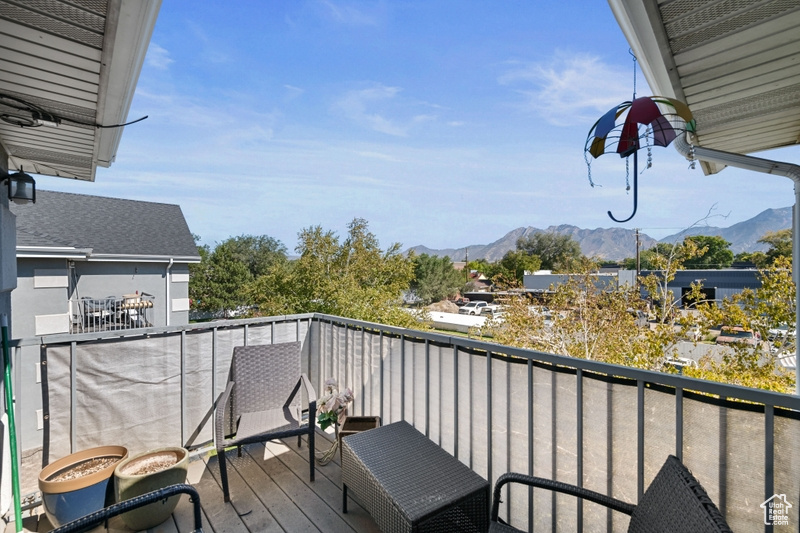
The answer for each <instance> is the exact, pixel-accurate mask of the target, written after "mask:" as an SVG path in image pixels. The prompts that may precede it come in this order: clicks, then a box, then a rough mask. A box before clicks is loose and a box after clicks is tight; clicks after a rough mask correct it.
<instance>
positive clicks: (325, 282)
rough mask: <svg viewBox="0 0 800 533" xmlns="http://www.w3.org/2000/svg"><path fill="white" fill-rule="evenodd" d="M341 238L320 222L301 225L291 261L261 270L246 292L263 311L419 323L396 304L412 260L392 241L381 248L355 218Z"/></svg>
mask: <svg viewBox="0 0 800 533" xmlns="http://www.w3.org/2000/svg"><path fill="white" fill-rule="evenodd" d="M347 229H348V232H347V236H346V237H345V238H344V240H342V241H340V239H339V237H338V236H337V235H336V234H335V233H334V232H332V231H325V230H323V229H322V228H321V227H320V226H313V227H310V228H306V229H304V230H302V231H301V232H300V234H299V242H298V245H297V247H296V249H295V250H296V252H297V253H298V254H299V255H300V257H299V258H298V259H297V260H295V261H294V262H293V264H292V265H291V267H283V266H275V267H273V268H272V269H271V270H270V271H269V272H268V273H267V274H265V275H262V276H259V277H258V278H257V279H256V280H255V281H254V282H253V283H252V284H251V287H250V291H249V293H250V295H251V297H252V298H253V299H254V300H255V301H256V303H257V304H258V305H259V309H260V311H261V313H262V314H273V313H274V312H275V310H282V312H284V313H308V312H320V313H327V314H332V315H337V316H342V317H348V318H355V319H359V320H367V321H371V322H380V323H384V324H393V325H401V326H407V327H414V326H417V322H416V318H415V317H413V316H412V315H410V314H409V313H407V312H405V311H404V310H403V309H402V308H401V307H400V306H399V305H398V304H399V301H400V297H401V294H402V292H403V291H404V290H406V289H408V287H409V286H410V284H411V280H412V277H413V262H412V261H411V259H410V258H408V257H406V256H403V255H402V254H401V253H400V244H399V243H395V244H393V245H391V246H389V247H388V248H387V249H386V250H385V251H384V250H381V248H380V246H379V243H378V239H377V238H376V237H375V235H374V234H373V233H371V232H370V231H369V228H368V224H367V221H366V220H363V219H360V218H356V219H354V220H353V221H352V222H351V223H350V224H349V225H348V227H347Z"/></svg>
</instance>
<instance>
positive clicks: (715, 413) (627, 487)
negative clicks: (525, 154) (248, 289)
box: [14, 314, 800, 531]
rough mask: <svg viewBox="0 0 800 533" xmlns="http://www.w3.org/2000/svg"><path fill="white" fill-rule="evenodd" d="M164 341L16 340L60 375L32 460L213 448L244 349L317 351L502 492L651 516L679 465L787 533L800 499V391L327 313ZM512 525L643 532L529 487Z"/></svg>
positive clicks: (310, 368)
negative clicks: (577, 496)
mask: <svg viewBox="0 0 800 533" xmlns="http://www.w3.org/2000/svg"><path fill="white" fill-rule="evenodd" d="M146 333H147V334H146V335H140V336H136V335H134V336H130V335H129V334H128V333H126V335H128V336H126V337H124V338H121V337H120V335H119V334H118V333H117V334H114V333H113V332H106V333H102V334H91V335H63V336H51V337H48V338H45V339H24V340H20V341H16V342H15V346H16V348H15V351H14V353H15V355H14V357H15V360H16V362H17V363H19V362H20V361H21V360H22V359H24V358H26V357H28V358H31V359H33V360H36V361H39V362H40V364H42V365H43V366H42V368H43V369H46V371H45V372H44V373H43V375H42V389H41V390H40V391H37V390H36V387H34V386H20V384H19V383H18V384H17V386H16V387H15V391H17V396H18V398H17V401H18V402H21V405H22V406H23V407H25V406H26V405H31V404H35V402H34V400H32V399H31V398H30V397H27V398H25V397H23V398H20V396H25V395H36V394H41V396H42V397H43V398H46V402H45V404H44V405H43V406H42V409H43V411H44V415H45V416H44V417H43V418H44V430H43V432H41V434H42V436H43V437H42V439H43V440H42V442H41V443H37V442H36V440H35V438H31V437H26V436H23V438H22V439H23V442H22V443H21V449H23V450H26V449H31V448H35V447H36V446H42V448H43V450H44V452H43V453H45V454H46V455H49V459H50V460H53V459H55V458H57V457H60V456H63V455H65V454H67V453H70V452H71V451H72V450H77V449H82V448H86V447H89V446H95V445H99V444H108V443H120V444H124V445H126V446H127V447H128V448H129V450H133V452H134V453H135V452H136V451H137V450H140V449H145V448H152V447H158V446H167V445H184V446H188V447H197V446H202V445H203V444H204V443H208V442H209V441H210V440H211V438H212V420H211V418H212V416H213V414H212V413H213V404H214V401H215V399H216V397H217V395H218V394H219V393H220V392H221V391H222V389H223V388H224V387H225V382H226V379H227V372H228V366H229V361H230V356H231V352H232V349H233V347H234V346H236V345H241V344H258V343H272V342H284V341H289V340H292V341H293V340H300V341H302V342H303V357H304V363H303V364H304V368H306V370H307V372H308V374H309V376H310V377H311V379H312V382H313V383H314V384H315V387H317V390H318V391H320V390H322V388H323V383H324V381H325V379H326V378H328V377H334V378H336V379H337V380H338V381H339V383H340V384H341V385H342V386H349V387H351V388H352V389H353V390H354V392H355V398H356V399H355V402H354V404H353V408H352V413H351V414H355V415H378V416H380V417H381V419H382V420H383V423H384V424H388V423H391V422H395V421H398V420H406V421H408V422H410V423H411V424H413V425H414V426H415V427H416V428H417V429H418V430H420V431H421V432H422V433H424V434H425V435H427V436H428V437H429V438H430V439H431V440H433V441H434V442H435V443H437V444H438V445H439V446H441V447H442V448H443V449H445V450H446V451H448V452H449V453H451V454H452V455H454V456H455V457H457V458H458V459H459V460H461V461H462V462H463V463H464V464H466V465H468V466H469V467H470V468H472V469H473V470H474V471H476V472H477V473H478V474H480V475H482V476H483V477H485V478H486V479H488V480H489V481H490V482H491V483H494V481H495V480H496V479H497V478H498V477H499V476H500V475H501V474H503V473H505V472H508V471H516V472H522V473H527V474H533V475H537V476H541V477H548V478H553V479H558V480H561V481H564V482H568V483H572V484H577V485H580V486H584V487H586V488H589V489H592V490H595V491H597V492H601V493H604V494H608V495H610V496H613V497H615V498H619V499H622V500H626V501H629V502H634V503H635V502H636V501H637V500H638V498H639V497H640V496H641V494H642V493H643V492H644V490H645V488H646V487H647V486H648V485H649V483H650V481H651V480H652V478H653V477H654V475H655V473H656V472H657V471H658V469H659V468H660V466H661V465H662V464H663V462H664V460H665V459H666V457H667V456H668V455H670V454H674V455H677V456H678V458H680V459H681V460H682V461H683V462H684V464H686V465H687V466H688V467H689V469H690V470H692V471H693V473H694V474H695V476H696V477H697V478H698V479H700V481H701V483H702V484H703V486H704V487H705V488H706V490H707V491H708V492H709V495H710V496H711V498H712V499H713V500H714V502H715V503H716V504H717V505H718V506H719V507H720V509H721V510H722V512H723V514H724V515H725V517H726V520H727V521H728V522H729V524H730V525H731V527H732V528H733V529H734V530H735V531H760V530H765V531H769V530H770V529H769V526H765V525H764V520H763V517H764V514H763V512H764V510H763V509H762V508H761V507H760V504H761V503H762V502H764V501H765V500H767V499H768V498H770V497H771V496H773V495H774V494H785V495H786V496H787V498H788V501H790V502H791V503H793V504H794V505H795V506H796V505H797V504H799V503H800V502H798V501H796V499H797V498H798V495H800V398H798V397H796V396H790V395H783V394H777V393H772V392H769V391H763V390H756V389H747V388H742V387H736V386H730V385H724V384H719V383H714V382H708V381H702V380H696V379H691V378H685V377H683V376H679V375H674V374H662V373H656V372H649V371H642V370H637V369H633V368H626V367H619V366H615V365H608V364H603V363H597V362H593V361H586V360H581V359H574V358H569V357H563V356H557V355H552V354H545V353H541V352H535V351H530V350H522V349H516V348H509V347H505V346H500V345H496V344H492V343H487V342H483V341H479V340H473V339H468V338H464V337H450V336H447V335H441V334H435V333H428V332H420V331H413V330H406V329H400V328H394V327H389V326H384V325H380V324H372V323H365V322H359V321H354V320H348V319H343V318H339V317H332V316H326V315H318V314H313V315H297V316H288V317H272V318H267V319H248V320H238V321H217V322H212V323H206V324H202V325H200V324H197V325H191V326H184V327H172V328H150V329H149V330H148V331H147V332H146ZM26 350H31V351H30V355H28V352H26ZM18 367H19V365H18ZM16 379H17V380H18V381H19V380H21V379H22V373H21V372H17V373H16ZM23 411H24V409H23V410H22V411H20V410H18V411H17V413H18V416H19V417H24V416H27V415H26V414H24V412H23ZM26 439H27V440H29V441H30V442H28V441H26ZM487 512H488V509H487ZM500 514H501V517H503V518H504V519H505V520H507V521H510V522H511V523H512V524H514V525H515V526H516V527H518V528H522V529H525V528H530V530H532V531H555V530H556V529H558V530H562V529H563V530H570V531H573V530H574V531H619V530H624V528H625V527H626V522H627V518H626V517H625V516H617V515H615V514H613V513H611V512H609V511H607V510H605V509H601V508H598V507H597V506H595V505H594V504H590V503H583V502H578V501H576V500H574V499H572V498H569V497H566V496H563V495H556V494H551V493H540V492H539V491H530V490H528V489H527V488H520V489H519V490H516V489H515V490H511V492H510V493H509V495H507V497H506V501H505V502H504V503H503V504H502V506H501V513H500ZM789 518H790V524H791V530H793V531H796V530H797V529H798V523H799V522H798V519H797V514H796V513H790V514H789Z"/></svg>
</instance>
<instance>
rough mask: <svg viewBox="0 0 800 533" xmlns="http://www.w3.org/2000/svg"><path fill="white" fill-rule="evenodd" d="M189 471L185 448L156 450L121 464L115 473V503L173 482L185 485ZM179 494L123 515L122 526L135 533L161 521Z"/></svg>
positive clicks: (172, 508)
mask: <svg viewBox="0 0 800 533" xmlns="http://www.w3.org/2000/svg"><path fill="white" fill-rule="evenodd" d="M188 468H189V452H188V451H187V450H186V449H185V448H175V447H173V448H159V449H157V450H150V451H147V452H144V453H140V454H138V455H134V456H133V457H129V458H127V459H125V460H124V461H120V462H119V463H118V464H117V467H116V469H115V470H114V486H115V492H116V499H117V501H118V502H121V501H125V500H129V499H131V498H134V497H136V496H141V495H142V494H147V493H148V492H152V491H154V490H158V489H163V488H164V487H168V486H169V485H175V484H176V483H185V482H186V474H187V472H188ZM179 498H180V495H177V496H172V497H170V498H167V499H166V500H162V501H159V502H156V503H151V504H150V505H146V506H144V507H141V508H139V509H134V510H132V511H128V512H127V513H124V514H122V515H121V516H122V520H123V521H124V522H125V524H126V525H127V526H128V527H129V528H131V529H134V530H136V531H140V530H142V529H149V528H151V527H155V526H157V525H158V524H161V523H162V522H164V521H165V520H166V519H167V518H169V517H170V515H171V514H172V512H173V511H174V510H175V506H177V505H178V499H179Z"/></svg>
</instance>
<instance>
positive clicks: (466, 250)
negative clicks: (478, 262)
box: [464, 246, 469, 283]
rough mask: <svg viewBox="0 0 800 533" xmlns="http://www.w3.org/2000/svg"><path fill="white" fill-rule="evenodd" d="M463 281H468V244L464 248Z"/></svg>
mask: <svg viewBox="0 0 800 533" xmlns="http://www.w3.org/2000/svg"><path fill="white" fill-rule="evenodd" d="M464 283H469V246H467V247H466V248H464Z"/></svg>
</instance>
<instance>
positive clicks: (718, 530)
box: [489, 455, 731, 533]
mask: <svg viewBox="0 0 800 533" xmlns="http://www.w3.org/2000/svg"><path fill="white" fill-rule="evenodd" d="M509 482H514V483H522V484H525V485H528V486H531V487H540V488H544V489H549V490H553V491H556V492H561V493H564V494H570V495H572V496H577V497H579V498H583V499H584V500H589V501H592V502H595V503H599V504H600V505H604V506H606V507H609V508H611V509H614V510H615V511H619V512H622V513H625V514H628V515H630V516H631V521H630V524H629V525H628V533H640V532H641V533H644V532H646V533H731V529H730V527H728V524H727V523H726V522H725V519H724V518H723V516H722V513H720V512H719V509H717V506H716V505H714V502H712V501H711V498H709V497H708V494H706V491H705V489H703V487H702V486H701V485H700V482H699V481H697V479H695V477H694V476H693V475H692V473H691V472H689V470H687V468H686V467H685V466H683V464H682V463H681V462H680V460H678V458H677V457H675V456H673V455H670V456H669V457H668V458H667V461H666V462H665V463H664V466H662V467H661V470H660V471H659V472H658V474H657V475H656V477H655V479H653V482H652V483H651V484H650V487H649V488H648V489H647V490H646V491H645V493H644V494H643V495H642V499H641V500H640V501H639V503H638V504H637V505H633V504H631V503H627V502H623V501H620V500H617V499H614V498H611V497H609V496H606V495H604V494H600V493H597V492H594V491H590V490H587V489H583V488H581V487H576V486H575V485H569V484H566V483H560V482H558V481H552V480H549V479H543V478H538V477H531V476H526V475H524V474H516V473H508V474H503V475H502V476H500V478H499V479H498V480H497V483H496V484H495V488H494V497H493V500H492V511H491V515H490V527H489V531H490V533H510V532H519V530H518V529H514V528H513V527H511V526H509V525H508V524H505V523H502V522H501V521H500V520H499V519H498V516H497V515H498V511H499V509H500V491H501V489H502V487H503V485H505V484H506V483H509Z"/></svg>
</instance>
